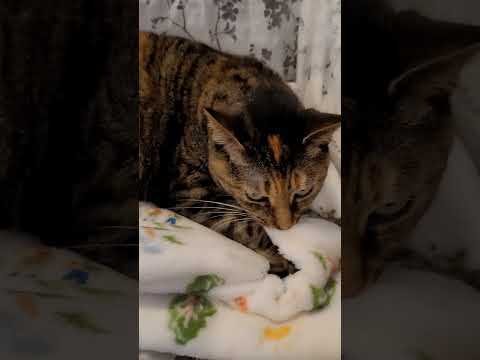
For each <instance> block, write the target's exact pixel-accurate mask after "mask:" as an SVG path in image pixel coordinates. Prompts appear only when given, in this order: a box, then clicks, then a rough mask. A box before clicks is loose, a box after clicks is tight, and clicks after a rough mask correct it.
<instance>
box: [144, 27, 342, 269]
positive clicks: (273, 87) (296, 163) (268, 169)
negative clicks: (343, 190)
mask: <svg viewBox="0 0 480 360" xmlns="http://www.w3.org/2000/svg"><path fill="white" fill-rule="evenodd" d="M139 59H140V61H139V78H140V85H139V86H140V90H139V91H140V110H139V139H140V149H139V151H140V153H139V159H140V163H139V167H140V169H139V176H140V183H141V192H142V197H143V198H144V199H146V200H149V201H153V202H155V203H157V204H158V205H160V206H163V207H174V208H175V209H176V210H177V211H178V212H180V213H182V214H184V215H186V216H188V217H190V218H192V219H194V220H196V221H197V222H200V223H202V224H205V225H206V226H208V227H210V228H212V229H214V230H216V231H218V232H221V233H223V234H225V235H227V236H229V237H231V238H232V239H234V240H235V241H238V242H240V243H242V244H244V245H246V246H248V247H250V248H252V249H254V250H256V251H258V252H259V253H262V254H264V255H265V256H266V257H267V258H268V259H269V260H270V262H271V264H272V271H273V272H277V273H278V272H284V271H291V270H293V268H292V266H291V265H290V264H289V263H288V262H287V261H286V260H285V259H284V258H283V257H281V256H280V255H278V254H277V253H276V251H275V249H274V248H273V245H272V244H271V242H270V240H269V239H268V236H267V235H266V233H265V232H264V230H263V228H262V226H261V225H262V224H263V225H266V226H272V227H277V228H282V229H287V228H289V227H291V226H292V225H293V224H294V223H295V222H296V221H297V220H298V218H299V217H300V215H302V214H303V213H304V212H305V211H307V209H308V206H309V204H310V203H311V201H312V200H313V198H314V196H315V195H316V194H317V193H318V191H319V190H320V188H321V186H322V184H323V181H324V178H325V175H326V170H327V166H328V156H327V155H328V154H327V152H328V146H326V145H327V144H328V142H329V141H330V138H331V134H332V133H333V131H334V130H335V128H336V127H337V126H338V123H339V118H338V117H336V116H332V115H326V114H320V113H318V112H316V111H314V110H306V109H304V107H303V105H302V104H301V102H300V101H299V100H298V98H297V97H296V96H295V95H294V93H293V92H292V91H291V89H290V88H289V87H288V86H287V85H286V84H285V83H284V82H283V81H282V80H281V78H280V76H279V75H277V74H276V73H274V72H273V71H272V70H270V69H269V68H267V67H266V66H264V65H263V64H262V63H260V62H258V61H257V60H254V59H253V58H249V57H239V56H232V55H228V54H224V53H220V52H218V51H216V50H213V49H211V48H209V47H208V46H206V45H202V44H199V43H194V42H191V41H188V40H185V39H180V38H175V37H168V36H161V35H160V36H159V35H155V34H151V33H140V35H139Z"/></svg>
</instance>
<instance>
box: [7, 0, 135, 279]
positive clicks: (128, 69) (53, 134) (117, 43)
mask: <svg viewBox="0 0 480 360" xmlns="http://www.w3.org/2000/svg"><path fill="white" fill-rule="evenodd" d="M137 11H138V9H137V4H136V3H132V2H130V1H113V0H101V1H97V2H95V4H93V3H89V2H65V1H60V0H59V1H48V2H47V3H45V2H41V3H39V2H31V1H28V2H27V1H22V0H20V1H10V0H6V1H2V3H1V5H0V23H1V27H0V54H1V56H0V68H1V71H0V199H1V201H0V223H1V224H0V227H2V228H7V229H11V230H16V231H21V232H29V233H32V234H34V235H37V236H38V237H40V238H41V240H42V241H43V242H44V243H46V244H48V245H52V246H59V247H67V248H71V249H75V250H76V251H79V252H82V253H83V254H85V255H87V256H89V257H91V258H92V259H94V260H97V261H99V262H101V263H104V264H106V265H108V266H111V267H113V268H115V269H117V270H119V271H121V272H123V273H126V274H129V275H130V276H132V277H136V276H137V275H136V273H137V272H138V248H137V247H138V226H137V224H138V186H137V178H138V175H137V172H138V150H137V148H138V139H137V128H136V126H137V124H136V121H135V115H136V112H137V111H138V109H137V107H138V106H137V99H138V75H137V73H136V67H137V62H138V58H137V54H136V51H135V50H133V49H136V47H137V41H138V38H137V27H138V24H137V21H138V19H137V16H136V14H137ZM123 227H127V228H123ZM128 227H130V228H128ZM120 228H122V229H120ZM126 244H131V245H132V247H127V246H122V245H126Z"/></svg>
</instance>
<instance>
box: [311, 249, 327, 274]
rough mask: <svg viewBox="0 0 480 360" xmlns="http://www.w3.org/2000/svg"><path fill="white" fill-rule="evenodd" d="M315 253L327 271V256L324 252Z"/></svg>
mask: <svg viewBox="0 0 480 360" xmlns="http://www.w3.org/2000/svg"><path fill="white" fill-rule="evenodd" d="M313 255H315V257H316V258H317V259H318V261H320V263H321V264H322V267H323V269H324V270H325V271H327V259H325V257H324V256H323V255H322V254H320V253H319V252H318V251H314V252H313Z"/></svg>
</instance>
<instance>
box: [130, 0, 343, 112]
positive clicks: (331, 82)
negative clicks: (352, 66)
mask: <svg viewBox="0 0 480 360" xmlns="http://www.w3.org/2000/svg"><path fill="white" fill-rule="evenodd" d="M139 13H140V14H139V15H140V29H141V30H144V31H152V32H156V33H168V34H171V35H177V36H182V37H186V38H190V39H193V40H197V41H200V42H203V43H206V44H208V45H210V46H212V47H215V48H217V49H219V50H222V51H226V52H229V53H234V54H241V55H250V56H254V57H256V58H258V59H259V60H261V61H264V62H265V63H267V64H268V65H269V66H270V67H271V68H273V69H274V70H276V71H277V72H278V73H279V74H281V75H282V76H283V78H284V79H285V80H286V81H289V82H291V83H292V85H293V86H294V88H295V89H296V90H297V91H298V93H299V94H300V96H301V97H302V98H303V100H304V102H305V104H306V105H307V106H314V107H316V108H318V109H320V110H322V111H325V112H334V113H340V38H341V36H340V0H139Z"/></svg>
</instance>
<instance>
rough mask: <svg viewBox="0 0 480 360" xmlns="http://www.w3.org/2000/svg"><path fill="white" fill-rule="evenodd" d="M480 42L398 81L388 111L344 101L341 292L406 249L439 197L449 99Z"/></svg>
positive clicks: (449, 127)
mask: <svg viewBox="0 0 480 360" xmlns="http://www.w3.org/2000/svg"><path fill="white" fill-rule="evenodd" d="M477 53H480V45H478V44H477V45H474V46H469V47H466V48H463V49H461V50H458V51H454V52H449V53H448V54H446V55H443V56H441V57H437V58H435V59H433V60H430V61H428V62H425V63H422V64H421V65H418V66H415V67H413V68H412V69H410V70H408V71H406V72H405V73H404V74H403V75H401V76H399V77H398V78H397V79H396V80H394V81H393V82H392V83H391V86H390V88H389V91H388V99H387V101H384V102H383V106H382V105H381V104H379V103H378V102H377V103H376V102H375V99H371V100H370V101H367V102H365V99H362V100H363V102H362V101H360V102H356V103H355V102H345V103H344V106H343V109H342V112H343V118H344V126H343V129H344V131H343V135H344V136H343V138H342V145H343V149H342V181H343V183H342V208H343V211H342V212H343V214H344V217H343V221H342V226H343V233H342V263H343V264H342V293H343V294H344V295H353V294H355V293H357V292H358V291H359V290H361V289H362V288H363V287H364V285H365V283H366V282H368V280H372V279H373V278H370V279H368V278H367V277H368V276H372V275H373V276H375V272H376V271H377V270H381V268H382V265H383V261H384V260H385V258H387V257H389V256H390V255H391V254H393V253H394V250H398V249H399V247H401V244H402V242H404V241H405V240H406V237H407V236H408V235H409V234H410V232H411V231H412V229H413V228H414V227H415V225H416V224H417V223H418V221H419V220H420V218H421V216H422V215H423V214H424V212H425V211H426V209H427V208H428V206H429V204H430V202H431V200H432V198H433V196H434V195H435V192H436V189H437V187H438V184H439V182H440V180H441V177H442V174H443V171H444V169H445V167H446V164H447V159H448V154H449V149H450V145H451V142H452V137H453V131H452V121H451V108H450V97H451V94H452V91H453V90H454V89H455V88H456V85H457V83H458V80H459V75H460V70H461V69H462V67H463V65H464V64H465V63H466V61H467V60H468V59H470V58H471V57H472V56H473V55H474V54H477Z"/></svg>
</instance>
